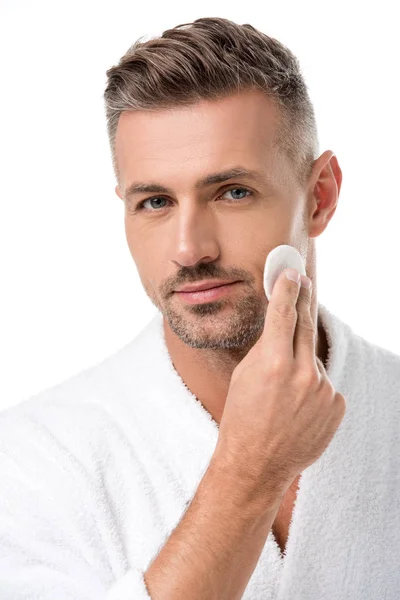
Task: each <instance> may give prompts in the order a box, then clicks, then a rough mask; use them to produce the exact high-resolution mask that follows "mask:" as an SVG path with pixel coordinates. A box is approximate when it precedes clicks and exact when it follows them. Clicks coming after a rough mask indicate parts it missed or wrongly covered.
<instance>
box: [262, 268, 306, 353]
mask: <svg viewBox="0 0 400 600" xmlns="http://www.w3.org/2000/svg"><path fill="white" fill-rule="evenodd" d="M293 271H294V269H284V271H282V273H280V275H279V277H278V278H277V280H276V281H275V284H274V287H273V290H272V294H271V297H270V300H269V304H268V307H267V314H266V317H265V323H264V331H263V334H262V340H261V346H262V352H263V353H264V355H265V358H266V360H268V361H272V362H275V361H276V360H281V359H282V358H283V359H285V360H289V359H293V360H294V352H293V337H294V332H295V329H296V322H297V310H296V303H297V298H298V295H299V289H300V283H296V282H295V281H290V280H289V279H287V278H286V272H292V273H293ZM295 273H296V271H295Z"/></svg>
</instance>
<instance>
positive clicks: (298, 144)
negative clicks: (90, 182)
mask: <svg viewBox="0 0 400 600" xmlns="http://www.w3.org/2000/svg"><path fill="white" fill-rule="evenodd" d="M143 37H144V36H143ZM141 40H142V38H139V40H138V41H136V42H135V43H134V44H133V45H132V46H131V47H130V48H129V50H128V51H127V52H126V53H125V55H124V56H123V57H122V58H121V59H120V61H119V63H118V65H116V66H114V67H111V68H110V69H108V71H107V77H108V81H107V86H106V89H105V92H104V101H105V110H106V118H107V131H108V137H109V143H110V148H111V155H112V162H113V169H114V173H115V176H116V178H117V181H118V182H120V173H119V171H118V165H117V161H116V155H115V136H116V131H117V125H118V120H119V117H120V114H121V112H122V111H133V110H146V111H149V110H154V111H156V110H159V109H168V108H173V107H180V106H182V107H186V106H190V105H193V104H195V103H196V102H199V101H201V100H218V99H222V98H225V97H227V96H231V95H233V94H236V93H239V92H242V91H248V90H253V89H259V90H262V91H264V92H265V94H266V95H267V96H268V97H269V98H271V99H272V100H274V101H275V103H276V105H277V106H278V110H279V113H278V114H279V115H280V122H279V126H278V129H277V136H276V139H275V140H273V144H275V147H276V148H277V149H278V150H281V151H283V153H284V154H285V155H286V156H287V157H288V158H289V159H290V161H291V164H292V166H293V170H294V176H295V179H297V181H298V183H300V185H302V186H303V185H304V184H305V183H306V181H307V178H308V177H309V175H310V173H311V168H312V165H313V162H314V160H315V159H316V158H317V156H318V135H317V127H316V122H315V114H314V109H313V105H312V103H311V101H310V98H309V95H308V90H307V86H306V84H305V81H304V79H303V76H302V74H301V70H300V65H299V62H298V60H297V58H296V57H295V56H294V54H293V53H292V52H291V51H290V50H289V49H288V48H286V46H284V45H283V44H281V43H280V42H279V41H278V40H276V39H274V38H271V37H269V36H267V35H265V34H264V33H262V32H260V31H258V30H257V29H255V28H254V27H253V26H252V25H249V24H247V23H246V24H244V25H238V24H237V23H234V22H233V21H230V20H228V19H223V18H217V17H212V18H201V19H196V20H195V21H193V23H184V24H182V25H177V26H176V27H174V28H173V29H167V30H166V31H164V32H163V34H162V35H161V37H158V38H152V39H150V40H148V41H146V42H141Z"/></svg>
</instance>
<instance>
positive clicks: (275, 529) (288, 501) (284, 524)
mask: <svg viewBox="0 0 400 600" xmlns="http://www.w3.org/2000/svg"><path fill="white" fill-rule="evenodd" d="M299 479H300V475H299V476H298V477H296V479H295V480H294V481H293V483H292V485H291V486H290V488H289V489H288V491H287V492H286V494H285V496H284V497H283V500H282V502H281V504H280V507H279V510H278V512H277V514H276V517H275V521H274V522H273V524H272V528H271V529H272V533H273V535H274V537H275V540H276V542H277V544H278V546H279V548H280V550H281V553H282V555H283V553H284V551H285V549H286V542H287V539H288V535H289V528H290V521H291V519H292V514H293V509H294V504H295V502H296V497H297V490H298V483H299Z"/></svg>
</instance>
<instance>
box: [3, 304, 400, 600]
mask: <svg viewBox="0 0 400 600" xmlns="http://www.w3.org/2000/svg"><path fill="white" fill-rule="evenodd" d="M318 312H319V318H320V319H321V321H322V324H323V326H324V328H325V330H326V333H327V338H328V343H329V354H328V364H327V373H328V376H329V378H330V380H331V381H332V383H333V385H334V387H335V389H336V390H337V391H340V392H341V393H342V394H343V395H344V396H345V398H346V402H347V410H346V413H345V416H344V418H343V421H342V422H341V424H340V426H339V428H338V430H337V432H336V434H335V436H334V438H333V440H332V441H331V443H330V444H329V446H328V448H327V449H326V450H325V451H324V452H323V454H322V455H321V457H320V458H319V459H318V460H317V461H316V462H315V463H313V464H312V465H311V466H309V467H308V468H307V469H305V470H304V471H303V473H302V476H301V479H300V485H299V491H298V495H297V501H296V503H295V507H294V513H293V518H292V521H291V526H290V531H289V538H288V541H287V546H286V552H285V555H281V552H280V549H279V547H278V545H277V543H276V540H275V538H274V535H273V533H272V532H270V533H269V535H268V537H267V539H266V543H265V545H264V548H263V550H262V553H261V555H260V558H259V560H258V563H257V565H256V567H255V570H254V571H253V573H252V575H251V578H250V580H249V582H248V585H247V588H246V590H245V593H244V595H243V600H399V599H400V500H399V499H400V356H397V355H396V354H393V353H392V352H390V351H388V350H385V349H383V348H381V347H378V346H376V345H373V344H371V343H369V342H367V341H366V340H364V339H363V338H361V337H360V336H359V335H356V334H355V333H354V332H353V331H352V329H351V328H350V327H349V326H348V325H347V324H345V323H344V322H342V321H341V320H340V319H339V318H338V317H336V316H334V315H333V314H331V313H330V312H329V311H328V309H327V308H325V307H324V306H323V305H322V304H319V306H318ZM265 400H266V402H268V398H266V399H265ZM217 438H218V425H217V423H216V422H215V421H214V420H213V418H212V417H211V415H210V413H208V411H207V410H206V409H205V408H204V407H203V405H202V404H201V403H200V402H199V401H198V400H197V399H196V398H195V396H194V395H193V394H192V393H191V392H190V391H189V389H188V388H187V387H186V386H185V384H184V382H183V381H182V379H181V377H180V376H179V374H178V373H177V371H176V370H175V368H174V365H173V363H172V361H171V358H170V356H169V354H168V350H167V347H166V344H165V338H164V329H163V319H162V315H161V313H157V314H156V316H155V317H154V318H153V319H152V320H151V321H150V322H149V323H148V324H147V325H146V326H145V327H144V329H143V330H142V331H141V332H140V333H139V335H138V336H137V337H136V338H135V339H133V341H131V342H130V343H128V344H127V345H126V346H124V347H123V348H122V349H120V350H118V351H117V352H116V353H114V354H113V355H111V356H109V357H107V358H106V359H105V360H103V361H102V362H100V363H99V364H97V365H95V366H91V367H89V368H88V369H86V370H84V371H81V372H80V373H78V374H77V375H75V376H73V377H71V378H69V379H67V380H65V381H64V382H62V383H60V384H58V385H56V386H54V387H52V388H49V389H47V390H45V391H42V392H40V393H39V394H36V395H35V396H32V397H30V398H28V399H27V400H24V401H23V402H20V403H19V404H18V405H16V406H14V407H11V408H8V409H6V410H3V411H2V413H0V482H1V483H0V486H1V487H0V598H1V600H102V599H104V600H145V599H147V600H148V599H149V598H150V596H149V594H148V591H147V590H146V585H145V580H144V573H145V571H146V569H147V568H148V566H149V565H150V562H151V561H152V560H153V559H154V557H155V556H156V555H157V554H158V553H159V551H160V550H161V549H162V547H163V545H164V544H165V542H166V541H167V539H168V537H169V535H170V534H171V533H172V531H173V529H174V528H175V527H176V526H177V524H178V523H179V521H180V520H181V518H182V516H183V515H184V512H185V510H186V508H187V506H188V505H189V503H190V502H191V499H192V498H193V496H194V494H195V492H196V489H197V486H198V484H199V482H200V480H201V478H202V476H203V474H204V473H205V471H206V469H207V467H208V464H209V462H210V459H211V457H212V454H213V451H214V449H215V445H216V443H217ZM171 585H172V582H171Z"/></svg>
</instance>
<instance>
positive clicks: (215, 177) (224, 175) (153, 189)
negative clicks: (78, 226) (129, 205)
mask: <svg viewBox="0 0 400 600" xmlns="http://www.w3.org/2000/svg"><path fill="white" fill-rule="evenodd" d="M234 177H247V178H248V179H259V180H262V179H263V180H264V181H265V182H266V179H265V175H263V174H262V173H260V172H259V171H254V170H251V169H246V168H244V167H234V168H232V169H228V170H226V171H222V172H220V173H212V174H211V175H207V177H204V178H202V179H199V180H198V181H197V182H196V184H195V189H196V190H199V189H201V188H203V187H206V186H209V185H214V184H216V183H222V182H224V181H227V180H228V179H233V178H234ZM143 193H151V194H153V193H155V194H159V193H164V194H173V190H171V189H170V188H167V187H164V186H163V185H160V184H158V183H142V182H134V183H131V184H129V186H128V187H127V189H126V192H125V198H126V199H127V198H130V197H131V196H134V195H135V194H143Z"/></svg>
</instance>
